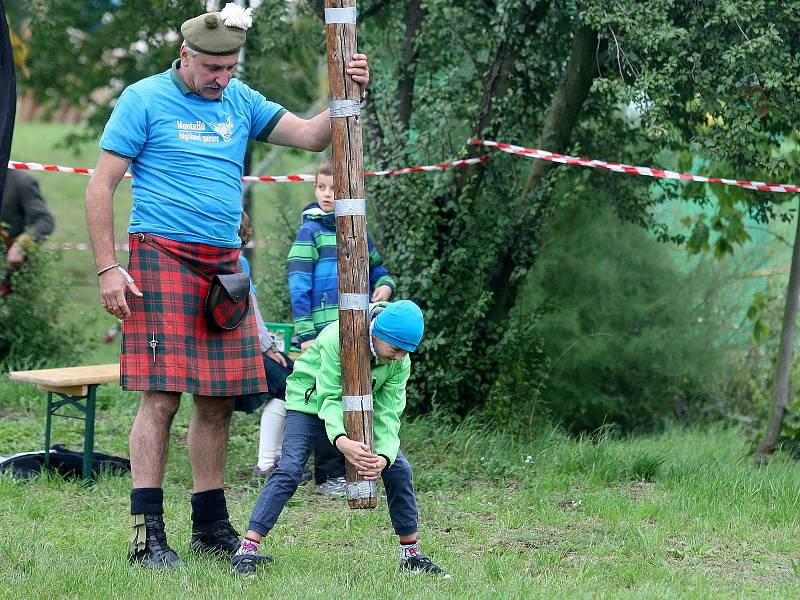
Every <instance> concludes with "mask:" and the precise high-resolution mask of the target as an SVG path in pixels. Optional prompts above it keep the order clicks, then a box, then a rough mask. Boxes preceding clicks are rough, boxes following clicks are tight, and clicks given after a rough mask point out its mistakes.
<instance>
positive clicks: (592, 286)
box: [506, 203, 724, 431]
mask: <svg viewBox="0 0 800 600" xmlns="http://www.w3.org/2000/svg"><path fill="white" fill-rule="evenodd" d="M669 252H670V250H669V248H668V247H667V246H665V245H663V244H660V243H658V242H656V241H655V240H654V239H653V238H652V237H651V236H650V235H648V234H647V233H646V232H645V231H644V230H642V229H641V228H640V227H637V226H635V225H632V224H629V223H623V222H620V221H619V219H618V218H617V217H616V216H615V215H613V214H612V213H611V211H609V210H606V209H603V208H598V207H596V206H589V205H587V204H586V203H584V204H581V205H577V204H576V205H575V206H571V207H566V208H565V209H564V210H563V211H561V213H560V214H559V215H557V217H556V219H555V220H554V221H553V223H552V226H551V228H550V230H549V231H548V233H547V241H546V242H545V244H544V247H543V249H542V251H541V255H540V259H539V261H538V263H537V265H536V266H535V268H534V270H533V271H532V273H531V276H530V278H529V281H528V287H527V289H526V291H525V294H524V297H523V301H524V302H526V303H527V304H528V305H531V306H536V305H542V304H548V305H550V306H551V307H552V310H550V311H549V312H547V313H546V314H543V315H542V316H541V317H540V318H539V320H538V323H537V325H536V327H535V332H536V333H537V334H538V336H539V337H540V338H541V340H542V342H539V341H538V340H537V339H536V338H535V337H531V338H530V341H529V346H530V345H531V344H533V345H534V347H535V348H538V347H539V345H540V344H541V347H542V349H543V351H544V352H545V353H546V354H547V356H548V358H549V361H550V365H549V369H548V371H547V372H546V373H545V374H544V377H546V388H545V389H544V390H543V391H542V393H541V395H540V397H539V398H538V399H537V403H538V406H539V409H540V411H539V416H540V418H550V419H553V420H555V421H556V422H559V423H563V424H564V425H565V426H566V427H567V428H569V429H570V430H572V431H593V430H595V429H597V428H598V427H601V426H602V425H604V424H605V425H613V426H614V427H615V428H616V429H618V430H621V431H630V430H634V429H639V428H646V429H651V428H654V427H658V426H659V425H660V424H663V423H664V422H665V420H669V419H675V418H678V419H684V420H688V419H692V418H696V417H698V416H700V415H703V414H705V413H707V412H709V411H710V410H712V407H716V405H717V404H716V402H717V401H718V399H719V396H720V394H719V393H718V392H717V389H718V386H717V384H716V382H717V381H719V378H720V376H721V374H722V370H723V357H724V352H723V350H724V348H721V347H720V345H719V344H718V342H717V340H718V339H720V337H721V336H720V332H721V329H720V327H719V326H718V325H717V319H715V315H714V311H713V302H709V301H708V298H707V297H706V298H705V300H706V301H704V302H701V301H700V298H701V296H702V295H703V294H706V296H707V295H708V294H709V293H710V292H709V290H707V289H706V282H705V280H704V278H703V277H693V276H692V274H691V273H682V272H680V271H679V270H678V268H677V266H676V264H675V261H674V260H673V258H672V257H671V256H670V255H669ZM525 352H526V351H525V346H521V347H520V350H519V351H518V352H516V353H513V352H512V353H509V355H508V356H509V363H508V366H507V367H506V370H514V369H517V370H518V369H521V368H523V367H524V364H522V363H523V362H525V361H526V358H525Z"/></svg>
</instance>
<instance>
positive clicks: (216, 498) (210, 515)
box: [192, 488, 228, 523]
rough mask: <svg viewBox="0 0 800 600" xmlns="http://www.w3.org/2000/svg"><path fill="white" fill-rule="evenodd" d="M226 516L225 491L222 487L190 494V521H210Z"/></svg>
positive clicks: (219, 519) (225, 517)
mask: <svg viewBox="0 0 800 600" xmlns="http://www.w3.org/2000/svg"><path fill="white" fill-rule="evenodd" d="M227 518H228V507H227V505H226V504H225V491H224V490H223V489H222V488H219V489H216V490H208V491H206V492H197V493H195V494H192V521H194V522H195V523H210V522H211V521H221V520H222V519H227Z"/></svg>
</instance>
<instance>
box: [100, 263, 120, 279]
mask: <svg viewBox="0 0 800 600" xmlns="http://www.w3.org/2000/svg"><path fill="white" fill-rule="evenodd" d="M118 266H119V263H118V262H117V263H114V264H113V265H108V266H107V267H105V268H103V269H100V270H99V271H98V272H97V276H98V277H100V275H102V274H103V273H105V272H106V271H110V270H111V269H116V268H117V267H118Z"/></svg>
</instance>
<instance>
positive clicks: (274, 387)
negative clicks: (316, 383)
mask: <svg viewBox="0 0 800 600" xmlns="http://www.w3.org/2000/svg"><path fill="white" fill-rule="evenodd" d="M281 354H282V355H283V358H285V359H286V366H285V367H284V366H283V365H282V364H281V363H279V362H278V361H277V360H273V359H271V358H270V357H269V356H267V353H266V352H262V353H261V359H262V360H263V361H264V375H265V376H266V378H267V389H268V390H269V391H268V392H266V393H263V394H245V395H243V396H236V404H235V405H234V407H233V410H238V411H241V412H246V413H251V412H253V411H255V410H257V409H258V408H260V407H261V405H262V404H264V402H266V401H267V400H269V399H270V398H281V399H285V398H286V378H287V377H289V375H291V374H292V369H294V363H293V362H292V359H291V358H289V357H288V356H286V355H285V354H283V352H281ZM334 450H336V448H334ZM337 452H338V450H337Z"/></svg>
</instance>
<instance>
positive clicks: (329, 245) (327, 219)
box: [288, 160, 395, 496]
mask: <svg viewBox="0 0 800 600" xmlns="http://www.w3.org/2000/svg"><path fill="white" fill-rule="evenodd" d="M314 196H315V198H316V202H312V203H311V204H309V205H308V206H306V208H305V210H303V224H302V225H301V226H300V229H299V231H298V232H297V237H296V238H295V241H294V244H292V248H291V250H289V269H288V271H289V296H290V298H291V302H292V313H293V315H294V329H295V333H296V335H297V339H298V341H299V342H300V348H301V349H302V350H304V351H305V349H306V348H308V347H309V346H310V345H311V344H312V343H313V342H314V340H315V339H316V337H317V335H318V334H319V332H320V331H322V330H323V329H324V328H325V326H326V325H328V324H329V323H332V322H334V321H337V320H338V319H339V305H338V303H339V277H338V273H337V263H336V215H335V214H334V200H333V164H332V163H331V161H329V160H325V161H323V162H322V163H321V164H320V166H319V169H317V174H316V176H315V178H314ZM367 245H368V248H369V286H370V294H371V298H370V299H371V301H372V302H385V301H388V300H390V299H391V298H392V296H393V295H394V291H395V283H394V280H393V279H392V277H391V275H389V272H388V271H387V270H386V267H384V266H383V259H382V258H381V256H380V254H378V251H377V249H376V248H375V244H374V243H373V241H372V238H371V237H369V235H367ZM344 475H345V468H344V457H343V456H342V454H341V452H339V451H338V450H337V449H336V448H334V447H333V445H331V443H330V442H329V441H328V440H327V438H325V437H324V436H323V437H321V438H320V439H319V441H318V442H317V444H316V446H315V447H314V483H315V484H316V492H317V493H318V494H320V495H324V496H343V495H344V491H345V484H346V481H345V476H344Z"/></svg>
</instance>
